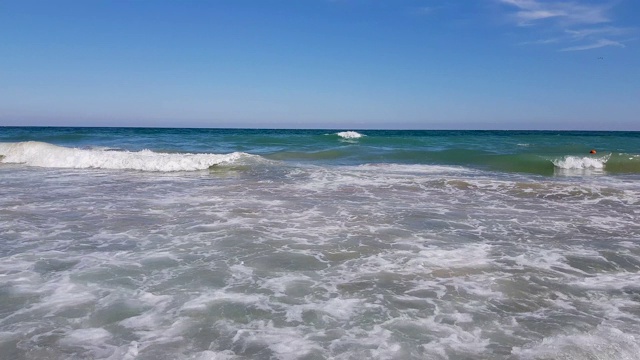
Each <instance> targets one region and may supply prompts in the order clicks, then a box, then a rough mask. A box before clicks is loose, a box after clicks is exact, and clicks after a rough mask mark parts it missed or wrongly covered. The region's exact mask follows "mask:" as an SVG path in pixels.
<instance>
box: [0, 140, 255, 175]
mask: <svg viewBox="0 0 640 360" xmlns="http://www.w3.org/2000/svg"><path fill="white" fill-rule="evenodd" d="M251 156H253V155H249V154H245V153H241V152H234V153H230V154H185V153H177V154H169V153H157V152H153V151H151V150H142V151H135V152H132V151H112V150H111V151H109V150H105V149H77V148H67V147H62V146H57V145H53V144H49V143H44V142H38V141H26V142H18V143H0V162H2V163H15V164H25V165H29V166H39V167H47V168H74V169H90V168H94V169H114V170H140V171H158V172H169V171H195V170H206V169H208V168H210V167H211V166H214V165H225V164H234V163H237V162H238V161H239V160H241V159H243V158H247V157H251Z"/></svg>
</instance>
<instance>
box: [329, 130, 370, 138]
mask: <svg viewBox="0 0 640 360" xmlns="http://www.w3.org/2000/svg"><path fill="white" fill-rule="evenodd" d="M336 135H338V136H340V137H341V138H343V139H359V138H361V137H363V136H366V135H363V134H360V133H359V132H356V131H341V132H339V133H336Z"/></svg>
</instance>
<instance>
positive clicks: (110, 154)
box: [0, 127, 640, 360]
mask: <svg viewBox="0 0 640 360" xmlns="http://www.w3.org/2000/svg"><path fill="white" fill-rule="evenodd" d="M591 149H596V150H597V153H596V154H589V151H590V150H591ZM639 271H640V133H637V132H516V131H505V132H499V131H365V130H363V131H338V130H233V129H224V130H223V129H134V128H8V127H4V128H3V127H0V358H1V359H363V358H371V359H616V360H619V359H640V273H639Z"/></svg>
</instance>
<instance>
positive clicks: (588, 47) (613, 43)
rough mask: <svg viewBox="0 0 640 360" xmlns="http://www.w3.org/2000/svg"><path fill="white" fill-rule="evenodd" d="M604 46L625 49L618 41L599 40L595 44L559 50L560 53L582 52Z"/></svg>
mask: <svg viewBox="0 0 640 360" xmlns="http://www.w3.org/2000/svg"><path fill="white" fill-rule="evenodd" d="M605 46H617V47H622V48H623V47H625V45H624V44H622V43H620V42H618V41H613V40H608V39H600V40H598V41H596V42H594V43H593V44H587V45H578V46H569V47H567V48H564V49H561V50H560V51H582V50H591V49H598V48H602V47H605Z"/></svg>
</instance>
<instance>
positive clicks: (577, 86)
mask: <svg viewBox="0 0 640 360" xmlns="http://www.w3.org/2000/svg"><path fill="white" fill-rule="evenodd" d="M638 14H640V1H638V0H566V1H565V0H563V1H551V0H549V1H547V0H393V1H392V0H253V1H249V0H210V1H204V0H199V1H193V0H181V1H178V0H175V1H163V0H130V1H125V0H119V1H117V0H112V1H104V0H73V1H72V0H51V1H46V0H37V1H32V0H0V126H13V125H18V126H21V125H29V126H31V125H33V126H143V127H144V126H154V127H156V126H157V127H209V128H217V127H240V128H244V127H251V128H344V129H374V128H376V129H534V130H542V129H554V130H636V131H637V130H640V115H639V114H640V17H639V16H638Z"/></svg>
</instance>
